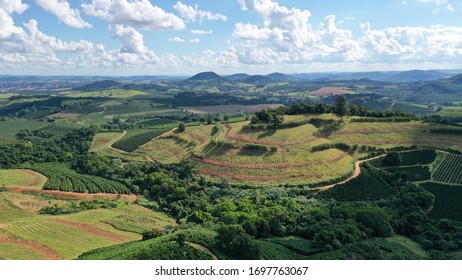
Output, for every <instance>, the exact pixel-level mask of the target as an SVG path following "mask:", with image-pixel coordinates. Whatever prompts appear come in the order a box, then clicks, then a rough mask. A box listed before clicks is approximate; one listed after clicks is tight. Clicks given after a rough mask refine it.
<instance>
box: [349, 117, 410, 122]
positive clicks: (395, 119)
mask: <svg viewBox="0 0 462 280" xmlns="http://www.w3.org/2000/svg"><path fill="white" fill-rule="evenodd" d="M413 119H414V118H411V117H397V118H357V119H351V122H410V121H412V120H413Z"/></svg>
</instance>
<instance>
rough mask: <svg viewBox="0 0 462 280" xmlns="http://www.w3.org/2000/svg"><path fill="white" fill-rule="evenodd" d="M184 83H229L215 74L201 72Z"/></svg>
mask: <svg viewBox="0 0 462 280" xmlns="http://www.w3.org/2000/svg"><path fill="white" fill-rule="evenodd" d="M185 82H192V83H195V82H200V83H223V82H229V80H228V79H226V78H223V77H222V76H220V75H218V74H217V73H215V72H202V73H198V74H196V75H194V76H192V77H191V78H189V79H187V80H186V81H185Z"/></svg>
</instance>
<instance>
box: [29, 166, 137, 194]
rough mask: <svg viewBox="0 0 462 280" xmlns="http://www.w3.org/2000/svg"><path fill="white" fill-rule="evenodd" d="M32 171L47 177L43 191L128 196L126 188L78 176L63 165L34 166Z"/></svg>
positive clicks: (106, 180) (120, 184) (103, 180)
mask: <svg viewBox="0 0 462 280" xmlns="http://www.w3.org/2000/svg"><path fill="white" fill-rule="evenodd" d="M33 169H34V170H36V171H38V172H40V173H42V174H44V175H45V176H47V177H48V181H47V182H46V184H45V186H44V189H46V190H60V191H67V192H80V193H84V192H89V193H99V192H101V193H118V194H128V193H130V191H129V190H128V188H127V187H126V186H125V185H124V184H122V183H119V182H115V181H111V180H108V179H105V178H101V177H97V176H91V175H84V174H78V173H77V172H75V171H74V170H72V169H69V168H68V167H66V166H65V165H63V164H51V163H48V164H40V165H34V166H33Z"/></svg>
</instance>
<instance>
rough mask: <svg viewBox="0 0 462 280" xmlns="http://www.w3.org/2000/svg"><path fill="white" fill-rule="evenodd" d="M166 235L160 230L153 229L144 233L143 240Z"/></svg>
mask: <svg viewBox="0 0 462 280" xmlns="http://www.w3.org/2000/svg"><path fill="white" fill-rule="evenodd" d="M162 235H164V232H163V231H162V230H160V229H158V228H152V229H149V230H145V231H143V237H142V240H148V239H154V238H157V237H160V236H162Z"/></svg>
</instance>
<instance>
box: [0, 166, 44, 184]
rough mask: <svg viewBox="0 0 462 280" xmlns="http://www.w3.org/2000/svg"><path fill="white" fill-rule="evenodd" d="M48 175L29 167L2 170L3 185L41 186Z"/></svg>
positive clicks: (0, 171) (0, 179) (1, 179)
mask: <svg viewBox="0 0 462 280" xmlns="http://www.w3.org/2000/svg"><path fill="white" fill-rule="evenodd" d="M45 181H46V177H44V176H43V175H41V174H39V173H37V172H34V171H32V170H27V169H12V170H0V184H1V186H22V187H35V188H41V187H43V185H44V184H45Z"/></svg>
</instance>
